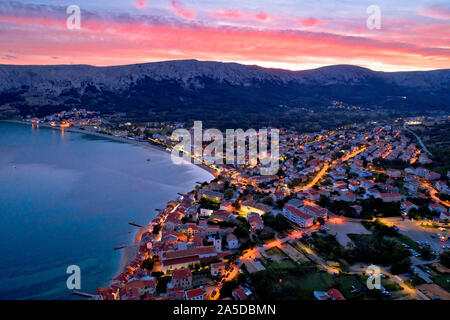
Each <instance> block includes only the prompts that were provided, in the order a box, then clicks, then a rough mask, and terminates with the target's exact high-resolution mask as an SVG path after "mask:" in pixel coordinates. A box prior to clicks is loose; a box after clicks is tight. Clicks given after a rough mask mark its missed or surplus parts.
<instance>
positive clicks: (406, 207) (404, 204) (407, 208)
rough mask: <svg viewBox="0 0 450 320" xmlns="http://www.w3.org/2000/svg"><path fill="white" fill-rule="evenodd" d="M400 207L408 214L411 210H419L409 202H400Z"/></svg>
mask: <svg viewBox="0 0 450 320" xmlns="http://www.w3.org/2000/svg"><path fill="white" fill-rule="evenodd" d="M400 207H401V209H402V210H403V211H405V212H409V211H410V210H411V209H416V210H419V207H418V206H416V205H415V204H414V203H412V202H409V201H405V202H402V204H401V206H400Z"/></svg>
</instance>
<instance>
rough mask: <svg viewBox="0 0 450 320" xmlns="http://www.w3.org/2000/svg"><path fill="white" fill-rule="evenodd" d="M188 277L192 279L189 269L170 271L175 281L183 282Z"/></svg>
mask: <svg viewBox="0 0 450 320" xmlns="http://www.w3.org/2000/svg"><path fill="white" fill-rule="evenodd" d="M189 277H192V272H191V270H189V269H186V268H185V269H179V270H174V271H172V279H175V280H184V279H187V278H189Z"/></svg>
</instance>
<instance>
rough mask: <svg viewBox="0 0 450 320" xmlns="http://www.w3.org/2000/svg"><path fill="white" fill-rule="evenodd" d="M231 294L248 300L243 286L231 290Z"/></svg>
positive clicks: (235, 297)
mask: <svg viewBox="0 0 450 320" xmlns="http://www.w3.org/2000/svg"><path fill="white" fill-rule="evenodd" d="M231 295H232V296H233V298H234V299H236V300H246V299H247V295H246V294H245V292H244V290H242V289H241V288H236V289H234V290H233V291H232V292H231Z"/></svg>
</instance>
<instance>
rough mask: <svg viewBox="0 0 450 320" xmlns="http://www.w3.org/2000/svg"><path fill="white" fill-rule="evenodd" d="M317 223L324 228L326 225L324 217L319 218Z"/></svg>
mask: <svg viewBox="0 0 450 320" xmlns="http://www.w3.org/2000/svg"><path fill="white" fill-rule="evenodd" d="M317 223H318V224H319V225H320V226H323V225H324V224H325V220H324V219H323V218H322V217H318V218H317Z"/></svg>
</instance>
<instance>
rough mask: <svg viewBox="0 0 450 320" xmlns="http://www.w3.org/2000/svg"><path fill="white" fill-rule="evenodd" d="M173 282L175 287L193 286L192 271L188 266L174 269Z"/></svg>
mask: <svg viewBox="0 0 450 320" xmlns="http://www.w3.org/2000/svg"><path fill="white" fill-rule="evenodd" d="M171 284H172V287H173V288H183V289H190V288H192V272H191V270H190V269H188V268H182V269H177V270H173V271H172V280H171Z"/></svg>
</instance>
